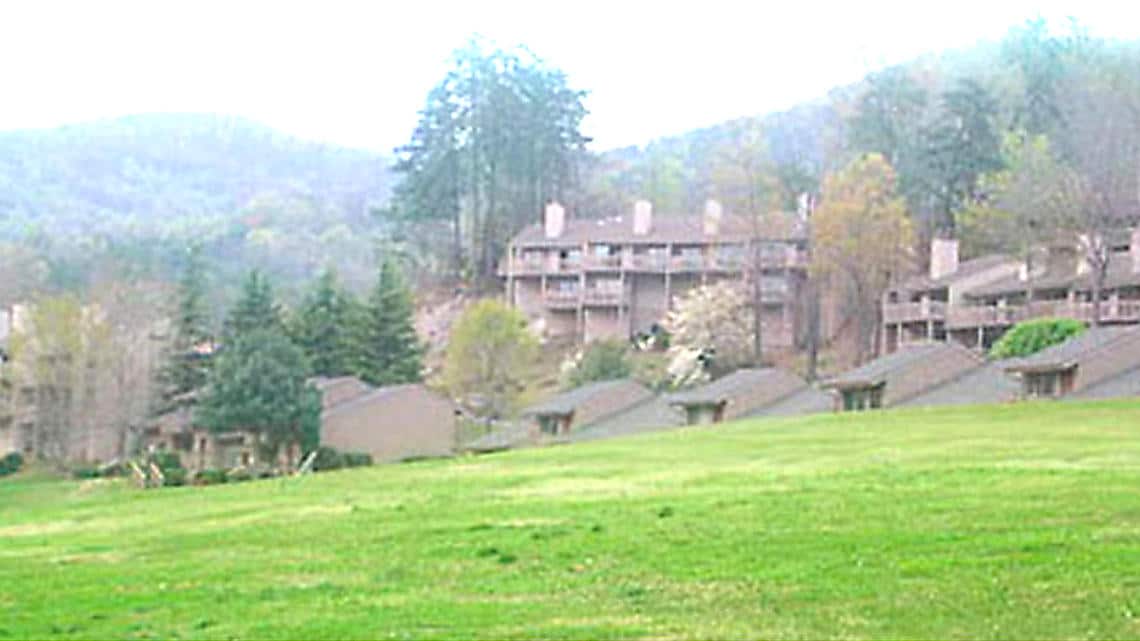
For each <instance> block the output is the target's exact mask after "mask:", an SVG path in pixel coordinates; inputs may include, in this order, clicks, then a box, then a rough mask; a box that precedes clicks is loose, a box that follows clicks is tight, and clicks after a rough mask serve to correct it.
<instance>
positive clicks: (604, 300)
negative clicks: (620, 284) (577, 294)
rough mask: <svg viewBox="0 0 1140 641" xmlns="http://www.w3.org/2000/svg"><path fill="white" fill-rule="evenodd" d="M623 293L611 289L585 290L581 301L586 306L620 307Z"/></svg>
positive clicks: (623, 296)
mask: <svg viewBox="0 0 1140 641" xmlns="http://www.w3.org/2000/svg"><path fill="white" fill-rule="evenodd" d="M624 298H625V295H624V292H622V291H621V290H620V289H619V290H612V289H587V290H586V292H585V295H584V296H583V297H582V300H583V302H584V303H585V304H587V305H607V306H608V305H620V304H622V301H623V300H624Z"/></svg>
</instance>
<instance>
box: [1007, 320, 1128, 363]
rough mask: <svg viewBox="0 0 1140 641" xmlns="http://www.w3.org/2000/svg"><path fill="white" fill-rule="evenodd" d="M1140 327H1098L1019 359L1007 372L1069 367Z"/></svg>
mask: <svg viewBox="0 0 1140 641" xmlns="http://www.w3.org/2000/svg"><path fill="white" fill-rule="evenodd" d="M1138 331H1140V327H1136V326H1128V327H1096V328H1092V329H1089V330H1086V331H1085V333H1083V334H1081V335H1080V336H1077V337H1075V338H1070V339H1069V340H1067V341H1065V342H1064V343H1061V344H1060V345H1054V346H1053V347H1049V348H1047V349H1044V350H1041V351H1040V352H1037V353H1036V354H1033V355H1032V356H1027V357H1025V358H1020V359H1017V360H1016V361H1014V362H1012V363H1010V364H1009V365H1007V366H1006V369H1007V370H1012V371H1023V370H1035V369H1051V368H1062V367H1068V366H1071V365H1073V364H1075V363H1077V362H1078V361H1079V360H1081V358H1082V357H1084V356H1087V355H1088V354H1090V353H1092V352H1094V351H1097V350H1101V349H1104V348H1106V347H1109V346H1110V344H1111V343H1113V342H1114V341H1117V340H1120V339H1122V338H1124V337H1126V336H1132V335H1135V333H1136V332H1138Z"/></svg>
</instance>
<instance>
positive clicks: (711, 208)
mask: <svg viewBox="0 0 1140 641" xmlns="http://www.w3.org/2000/svg"><path fill="white" fill-rule="evenodd" d="M723 217H724V209H723V208H722V207H721V206H720V203H718V202H717V201H715V200H707V201H705V215H704V220H703V222H704V225H703V227H704V230H705V236H716V235H717V234H719V233H720V220H721V218H723Z"/></svg>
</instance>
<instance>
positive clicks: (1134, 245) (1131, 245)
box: [1128, 227, 1140, 274]
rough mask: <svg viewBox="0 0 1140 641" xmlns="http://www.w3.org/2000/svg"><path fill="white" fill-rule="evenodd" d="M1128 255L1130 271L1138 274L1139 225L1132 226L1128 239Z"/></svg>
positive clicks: (1139, 258) (1139, 255) (1139, 254)
mask: <svg viewBox="0 0 1140 641" xmlns="http://www.w3.org/2000/svg"><path fill="white" fill-rule="evenodd" d="M1128 255H1129V256H1131V257H1132V273H1134V274H1140V227H1134V228H1132V235H1131V236H1130V237H1129V239H1128Z"/></svg>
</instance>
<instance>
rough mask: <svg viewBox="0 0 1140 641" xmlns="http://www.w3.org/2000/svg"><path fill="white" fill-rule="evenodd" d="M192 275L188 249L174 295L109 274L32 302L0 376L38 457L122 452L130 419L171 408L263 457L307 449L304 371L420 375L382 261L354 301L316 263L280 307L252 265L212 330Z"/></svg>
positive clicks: (130, 439)
mask: <svg viewBox="0 0 1140 641" xmlns="http://www.w3.org/2000/svg"><path fill="white" fill-rule="evenodd" d="M204 273H205V269H204V264H203V256H202V254H201V252H200V251H199V250H198V249H194V250H191V251H190V252H189V253H188V254H187V256H186V259H185V265H184V268H183V270H182V275H181V278H180V280H179V282H178V283H177V286H176V288H175V289H174V291H171V290H170V289H169V288H166V287H162V286H160V285H153V284H133V285H127V284H125V283H124V282H123V280H122V279H118V280H113V281H109V282H106V283H102V284H101V286H100V287H99V288H97V289H96V290H95V291H93V292H92V294H91V295H90V296H89V297H88V298H87V299H85V300H81V299H79V298H77V297H75V296H73V295H60V296H46V295H45V296H40V297H38V298H36V299H34V301H33V303H32V304H31V305H29V306H28V307H27V309H28V313H27V317H26V318H24V319H22V322H21V326H20V327H19V328H18V331H16V332H15V333H14V334H13V336H12V337H11V340H10V345H9V347H10V350H9V351H10V356H11V359H10V360H11V362H10V364H9V366H8V367H5V368H4V370H3V374H4V376H5V377H7V378H8V379H9V380H8V381H6V382H5V385H6V386H7V387H8V388H9V389H11V390H15V391H16V392H15V393H17V394H22V395H24V397H20V398H18V399H17V400H18V401H19V402H20V403H22V404H24V405H27V406H29V407H32V408H33V409H34V411H35V416H34V420H33V421H32V424H33V426H34V436H33V441H34V442H33V443H32V445H33V447H34V448H35V450H36V452H37V453H38V454H39V455H40V456H42V457H44V458H46V459H49V460H55V461H60V462H65V461H70V460H77V459H86V460H92V459H102V460H106V459H107V458H111V457H124V456H128V455H130V454H132V453H133V452H134V451H135V450H136V449H137V447H138V444H139V443H138V437H139V436H140V433H141V430H142V428H143V427H145V426H146V425H148V424H149V423H150V422H151V421H153V420H154V419H155V417H156V416H162V415H165V414H168V413H170V412H175V411H179V410H184V411H190V412H192V416H193V419H194V421H195V422H196V424H199V425H202V426H204V427H208V428H210V429H213V430H217V431H229V430H248V431H254V432H258V433H260V435H261V444H262V446H263V448H264V449H265V454H266V455H267V456H270V457H272V456H275V455H276V453H277V452H278V451H279V450H280V449H281V447H282V446H284V445H288V444H292V443H297V444H299V445H301V446H302V447H303V448H304V449H305V450H306V451H310V450H312V449H313V448H315V447H316V446H317V444H318V438H319V435H318V428H319V418H320V408H321V399H320V396H319V393H318V392H317V391H316V390H315V389H314V388H312V387H311V386H309V385H308V383H307V381H308V379H309V378H310V377H313V376H327V377H333V376H344V375H354V376H357V377H359V378H361V379H362V380H364V381H366V382H368V383H370V384H373V385H378V386H379V385H389V384H397V383H406V382H413V381H419V380H420V379H421V377H422V367H423V365H422V358H423V346H422V345H421V344H420V342H419V341H418V339H417V338H416V335H415V329H414V325H413V322H414V321H413V313H414V307H413V302H412V295H411V290H410V288H409V287H408V285H407V284H406V283H405V281H404V279H403V276H402V274H401V271H400V269H399V268H398V266H397V265H396V264H395V263H394V261H392V260H385V261H383V263H382V264H381V266H380V268H379V270H378V273H377V276H376V280H375V284H374V286H373V287H372V288H371V290H370V291H369V292H368V295H367V296H366V297H364V298H362V299H358V298H357V297H355V296H353V295H352V294H351V293H350V292H349V291H348V290H347V289H345V288H344V287H342V286H341V284H340V283H339V282H338V279H337V277H336V273H335V272H334V271H333V270H331V269H329V270H326V271H324V272H323V273H321V274H320V276H319V278H317V279H316V280H315V282H313V283H312V284H311V285H310V287H309V290H308V291H307V293H306V295H305V297H304V299H303V300H302V302H301V304H300V305H298V306H297V307H295V308H293V309H287V308H285V307H284V306H283V305H282V304H281V303H280V302H279V300H278V299H277V296H276V294H275V292H274V288H273V285H272V284H271V282H270V281H269V279H268V278H266V277H265V276H264V275H263V274H262V273H261V272H259V271H257V270H253V271H251V272H249V273H248V275H247V276H246V278H245V279H244V281H243V282H242V284H241V288H240V295H239V296H238V298H237V300H236V302H235V303H234V304H233V305H232V306H231V307H230V309H229V310H228V312H227V313H226V315H225V319H224V322H223V323H221V325H220V328H219V324H218V323H216V322H215V320H214V319H215V317H216V314H215V311H214V310H213V309H212V308H211V303H210V297H209V295H208V287H207V284H206V279H205V277H204ZM171 301H173V302H174V305H173V306H171V305H170V304H169V303H170V302H171ZM23 390H26V391H23Z"/></svg>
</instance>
